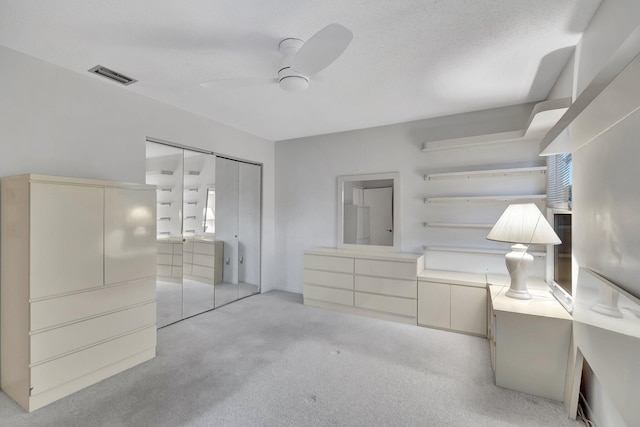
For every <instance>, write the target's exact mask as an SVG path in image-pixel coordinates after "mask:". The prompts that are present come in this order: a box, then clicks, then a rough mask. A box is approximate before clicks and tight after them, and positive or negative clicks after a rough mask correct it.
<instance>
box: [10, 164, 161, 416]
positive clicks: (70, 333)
mask: <svg viewBox="0 0 640 427" xmlns="http://www.w3.org/2000/svg"><path fill="white" fill-rule="evenodd" d="M1 196H2V200H1V205H0V206H1V213H0V215H1V218H2V228H1V236H2V283H1V296H0V298H1V307H0V310H1V311H0V312H1V319H0V322H1V332H0V336H1V343H0V345H1V352H2V355H1V360H2V362H1V371H2V373H1V375H2V390H3V391H4V392H5V393H7V394H8V395H9V396H10V397H11V398H13V399H14V400H15V401H16V402H18V403H19V404H20V405H21V406H22V407H24V408H25V409H26V410H28V411H33V410H35V409H38V408H40V407H42V406H44V405H47V404H49V403H51V402H53V401H55V400H57V399H60V398H61V397H63V396H66V395H68V394H70V393H73V392H75V391H77V390H79V389H81V388H84V387H86V386H89V385H91V384H93V383H96V382H98V381H100V380H102V379H104V378H107V377H109V376H111V375H114V374H116V373H118V372H121V371H123V370H125V369H128V368H130V367H132V366H134V365H136V364H139V363H141V362H143V361H145V360H148V359H151V358H153V357H154V356H155V351H156V302H155V298H156V296H155V273H156V209H155V203H156V193H155V187H154V186H148V185H138V184H119V183H113V182H108V181H95V180H86V179H75V178H62V177H53V176H44V175H20V176H15V177H8V178H3V179H2V190H1Z"/></svg>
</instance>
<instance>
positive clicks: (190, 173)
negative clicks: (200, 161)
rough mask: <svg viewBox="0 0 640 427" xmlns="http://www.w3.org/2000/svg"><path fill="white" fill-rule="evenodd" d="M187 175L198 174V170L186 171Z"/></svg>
mask: <svg viewBox="0 0 640 427" xmlns="http://www.w3.org/2000/svg"><path fill="white" fill-rule="evenodd" d="M187 175H193V176H199V175H200V171H187Z"/></svg>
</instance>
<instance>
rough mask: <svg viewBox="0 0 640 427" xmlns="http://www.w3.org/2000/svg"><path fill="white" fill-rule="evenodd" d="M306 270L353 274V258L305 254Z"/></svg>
mask: <svg viewBox="0 0 640 427" xmlns="http://www.w3.org/2000/svg"><path fill="white" fill-rule="evenodd" d="M304 268H306V269H312V270H324V271H334V272H338V273H351V274H353V258H341V257H333V256H324V255H311V254H305V255H304Z"/></svg>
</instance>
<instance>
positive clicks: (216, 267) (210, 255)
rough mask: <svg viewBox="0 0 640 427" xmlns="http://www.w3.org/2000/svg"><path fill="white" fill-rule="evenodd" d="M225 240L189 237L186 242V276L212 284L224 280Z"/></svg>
mask: <svg viewBox="0 0 640 427" xmlns="http://www.w3.org/2000/svg"><path fill="white" fill-rule="evenodd" d="M223 255H224V242H222V241H220V240H213V239H209V238H204V237H189V238H187V239H186V241H185V243H184V276H185V277H187V278H189V279H193V280H196V281H199V282H204V283H209V284H211V285H213V284H216V283H221V282H222V267H223V266H222V257H223Z"/></svg>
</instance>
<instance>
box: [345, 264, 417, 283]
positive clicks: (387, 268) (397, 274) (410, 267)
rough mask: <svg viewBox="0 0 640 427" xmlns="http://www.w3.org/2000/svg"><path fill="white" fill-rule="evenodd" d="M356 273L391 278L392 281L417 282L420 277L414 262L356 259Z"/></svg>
mask: <svg viewBox="0 0 640 427" xmlns="http://www.w3.org/2000/svg"><path fill="white" fill-rule="evenodd" d="M355 272H356V274H362V275H366V276H378V277H389V278H392V279H406V280H416V278H417V277H418V272H417V267H416V263H413V262H395V261H377V260H370V259H356V263H355Z"/></svg>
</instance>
